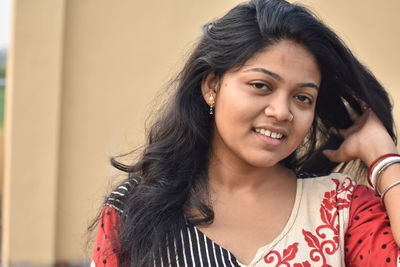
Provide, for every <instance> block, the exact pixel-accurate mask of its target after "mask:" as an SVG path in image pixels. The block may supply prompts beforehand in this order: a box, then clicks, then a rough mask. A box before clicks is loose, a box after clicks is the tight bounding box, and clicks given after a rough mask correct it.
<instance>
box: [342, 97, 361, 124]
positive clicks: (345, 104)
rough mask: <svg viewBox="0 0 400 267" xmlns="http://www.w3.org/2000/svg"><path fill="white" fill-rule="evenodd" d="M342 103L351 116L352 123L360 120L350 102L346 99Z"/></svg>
mask: <svg viewBox="0 0 400 267" xmlns="http://www.w3.org/2000/svg"><path fill="white" fill-rule="evenodd" d="M342 102H343V104H344V107H345V108H346V110H347V113H348V114H349V116H350V119H351V120H352V121H356V120H357V119H358V117H359V115H358V113H357V112H356V111H355V110H354V109H353V108H352V107H351V105H350V104H349V102H347V100H346V99H344V98H342Z"/></svg>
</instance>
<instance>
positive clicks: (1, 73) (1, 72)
mask: <svg viewBox="0 0 400 267" xmlns="http://www.w3.org/2000/svg"><path fill="white" fill-rule="evenodd" d="M4 77H6V66H5V65H0V78H4Z"/></svg>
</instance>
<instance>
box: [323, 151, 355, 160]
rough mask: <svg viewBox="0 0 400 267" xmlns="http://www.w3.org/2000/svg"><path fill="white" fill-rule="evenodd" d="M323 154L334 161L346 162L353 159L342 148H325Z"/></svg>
mask: <svg viewBox="0 0 400 267" xmlns="http://www.w3.org/2000/svg"><path fill="white" fill-rule="evenodd" d="M322 154H324V156H325V157H327V158H328V159H329V160H330V161H332V162H345V161H349V160H351V159H350V158H348V157H347V156H346V155H345V154H344V152H343V150H341V149H337V150H333V149H324V150H323V151H322Z"/></svg>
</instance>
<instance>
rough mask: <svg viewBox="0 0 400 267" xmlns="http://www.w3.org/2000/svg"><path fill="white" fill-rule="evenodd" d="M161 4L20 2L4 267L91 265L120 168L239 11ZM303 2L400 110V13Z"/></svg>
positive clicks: (361, 3) (359, 3) (363, 4)
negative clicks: (97, 226) (208, 39)
mask: <svg viewBox="0 0 400 267" xmlns="http://www.w3.org/2000/svg"><path fill="white" fill-rule="evenodd" d="M159 2H160V3H159V4H158V5H155V4H153V1H133V0H132V1H127V0H126V1H111V0H85V1H72V0H69V1H67V0H37V1H27V0H16V1H15V7H16V9H15V16H14V31H13V38H12V44H13V48H12V50H11V52H10V64H9V66H8V67H9V77H8V82H9V83H8V85H7V99H6V101H7V107H6V116H7V117H6V150H5V155H6V162H5V168H6V171H5V196H4V205H3V209H4V226H3V231H4V236H3V255H4V257H3V258H4V260H3V264H7V263H8V262H12V263H21V262H29V263H36V264H43V265H45V264H51V263H53V262H55V261H58V262H62V261H76V260H80V259H83V258H85V257H86V255H85V253H84V251H83V243H84V241H85V239H84V237H85V236H84V234H85V228H86V226H87V224H88V222H89V221H90V219H91V218H92V217H93V216H94V215H95V213H96V211H97V209H98V207H99V205H100V203H101V200H102V196H103V195H104V194H105V192H106V191H107V190H108V189H109V188H110V187H109V186H110V183H112V182H115V180H118V179H120V178H121V175H119V174H118V173H117V172H115V171H114V170H112V169H111V168H110V166H109V164H108V157H109V156H110V155H113V154H116V153H119V152H125V151H126V150H128V149H130V148H133V147H135V146H136V145H139V144H140V143H141V142H142V140H143V135H144V119H145V115H146V114H147V113H149V112H151V111H152V110H153V107H152V103H153V102H152V100H153V99H154V97H155V95H156V92H157V91H159V89H160V88H161V87H162V86H163V85H165V84H166V82H167V80H168V79H169V78H170V77H172V75H173V74H174V73H175V72H176V71H177V70H178V69H179V66H180V64H181V63H182V59H183V58H184V56H185V53H187V52H188V51H189V50H190V47H191V46H192V44H193V42H194V41H195V40H196V38H197V37H198V36H199V34H200V26H201V25H202V24H203V23H205V22H207V21H209V20H210V19H212V18H215V17H218V16H220V15H222V14H224V12H225V11H227V10H228V9H229V8H230V7H233V6H234V5H235V4H236V3H238V2H239V1H232V0H218V1H212V0H202V1H200V0H191V1H187V0H174V1H159ZM300 2H303V3H307V4H308V5H310V6H311V7H312V8H313V9H314V10H316V12H317V13H318V14H320V17H322V18H323V19H324V20H325V21H326V22H327V23H328V24H330V25H331V26H332V27H333V28H334V29H335V30H337V31H338V33H339V34H340V35H341V36H342V37H343V39H344V40H345V41H346V42H347V43H348V44H349V45H350V47H351V48H353V49H354V51H355V53H356V55H358V56H359V57H360V59H361V60H362V61H363V62H364V63H366V64H367V65H368V66H369V67H370V68H371V70H372V71H373V72H374V73H375V74H376V76H377V77H378V78H379V79H380V80H381V81H382V82H383V84H384V85H385V86H386V87H387V88H388V89H389V91H390V92H391V93H392V95H393V97H394V101H395V102H396V103H400V94H399V93H397V90H396V88H398V87H399V86H400V80H399V77H398V75H396V74H395V71H396V70H397V68H396V65H395V64H396V63H397V62H399V61H400V54H399V53H398V51H397V49H396V48H398V47H400V38H399V37H398V36H396V35H398V34H396V33H397V32H398V26H399V25H400V18H399V16H398V15H397V11H398V10H400V4H399V2H398V1H397V0H386V1H385V5H381V6H375V3H376V1H374V0H368V1H367V0H353V1H349V0H336V1H332V0H313V1H300ZM356 15H357V16H356ZM395 113H396V118H397V120H399V119H400V116H399V115H398V113H399V111H398V109H396V110H395ZM39 244H40V245H39ZM4 266H6V265H4Z"/></svg>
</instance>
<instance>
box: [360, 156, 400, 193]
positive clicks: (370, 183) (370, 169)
mask: <svg viewBox="0 0 400 267" xmlns="http://www.w3.org/2000/svg"><path fill="white" fill-rule="evenodd" d="M393 156H394V157H396V156H397V157H399V156H400V154H397V153H389V154H384V155H382V156H380V157H379V158H377V159H376V160H374V161H373V162H372V163H371V165H369V167H368V174H367V179H368V184H369V185H370V186H372V187H374V185H373V184H372V181H371V172H372V169H373V168H374V167H375V165H376V164H378V163H379V162H380V161H381V160H383V159H385V158H388V157H393Z"/></svg>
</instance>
